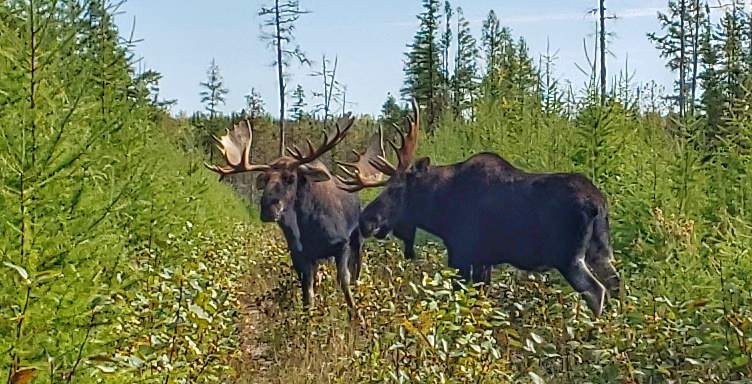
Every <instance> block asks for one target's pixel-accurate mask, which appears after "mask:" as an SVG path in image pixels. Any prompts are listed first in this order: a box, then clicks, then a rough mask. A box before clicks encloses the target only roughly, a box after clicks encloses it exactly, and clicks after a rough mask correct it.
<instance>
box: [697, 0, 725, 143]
mask: <svg viewBox="0 0 752 384" xmlns="http://www.w3.org/2000/svg"><path fill="white" fill-rule="evenodd" d="M705 10H706V12H705V21H704V23H703V30H702V38H701V45H700V62H701V66H702V71H701V72H700V74H699V80H700V85H701V86H702V89H703V92H702V96H701V98H700V105H701V107H702V109H703V110H704V112H705V119H706V120H707V127H708V128H707V132H706V134H705V136H706V140H708V141H710V142H713V141H714V140H715V136H716V135H717V134H718V130H719V128H720V125H721V119H722V115H723V110H724V105H725V104H726V100H725V98H724V95H723V90H722V88H721V77H720V73H719V72H718V65H719V62H720V59H719V55H718V52H719V49H718V47H717V46H716V44H715V38H714V37H715V36H714V33H713V23H712V22H711V20H710V9H709V6H708V5H707V4H705Z"/></svg>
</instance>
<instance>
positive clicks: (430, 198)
mask: <svg viewBox="0 0 752 384" xmlns="http://www.w3.org/2000/svg"><path fill="white" fill-rule="evenodd" d="M450 176H451V169H449V168H448V167H430V168H429V169H427V170H426V171H425V174H423V175H421V176H420V177H419V178H416V179H414V180H413V181H412V182H411V183H410V185H409V187H408V190H407V206H406V209H407V216H408V217H409V218H410V221H411V222H412V223H413V224H414V225H415V226H416V227H418V228H420V229H422V230H424V231H427V232H429V233H431V234H433V235H436V236H439V237H443V236H444V235H445V234H446V229H445V228H447V226H446V223H445V221H446V220H445V219H444V217H445V215H444V214H443V211H444V210H445V209H446V208H447V207H442V203H441V197H442V196H443V191H444V189H445V188H446V184H447V182H448V180H449V177H450Z"/></svg>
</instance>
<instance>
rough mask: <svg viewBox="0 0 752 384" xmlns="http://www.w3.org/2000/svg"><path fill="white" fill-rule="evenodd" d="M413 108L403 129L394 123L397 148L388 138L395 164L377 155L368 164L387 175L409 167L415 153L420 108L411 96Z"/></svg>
mask: <svg viewBox="0 0 752 384" xmlns="http://www.w3.org/2000/svg"><path fill="white" fill-rule="evenodd" d="M410 104H411V105H412V109H413V114H412V116H407V119H406V121H405V125H406V128H405V130H404V131H403V130H402V129H401V128H400V127H399V126H398V125H397V124H394V129H396V130H397V134H398V136H399V138H400V146H399V148H397V144H395V143H394V141H392V140H389V146H390V147H392V149H393V150H394V152H395V153H396V154H397V161H398V162H397V166H396V167H395V166H394V165H392V164H391V163H389V161H388V160H387V159H386V157H384V156H378V157H376V158H374V159H372V160H371V161H370V164H371V165H372V166H373V167H375V168H376V169H378V170H379V171H381V172H383V173H384V174H387V175H389V176H391V175H393V174H394V173H395V172H402V171H404V170H406V169H407V168H408V167H410V164H412V161H413V156H414V155H415V149H416V148H417V146H418V128H419V127H420V120H419V119H420V112H419V111H420V110H419V108H418V102H417V101H415V98H413V99H412V100H411V102H410Z"/></svg>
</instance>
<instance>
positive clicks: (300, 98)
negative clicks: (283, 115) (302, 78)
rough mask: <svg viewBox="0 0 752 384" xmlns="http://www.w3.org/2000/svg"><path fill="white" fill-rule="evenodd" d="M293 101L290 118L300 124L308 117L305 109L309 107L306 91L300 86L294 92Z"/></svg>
mask: <svg viewBox="0 0 752 384" xmlns="http://www.w3.org/2000/svg"><path fill="white" fill-rule="evenodd" d="M292 100H293V101H292V107H291V108H290V117H291V118H293V119H295V121H297V122H300V121H301V120H302V119H303V117H304V116H305V115H306V113H305V108H306V106H307V105H308V104H307V103H306V101H305V91H304V90H303V87H302V86H301V85H300V84H298V86H297V87H295V91H293V92H292Z"/></svg>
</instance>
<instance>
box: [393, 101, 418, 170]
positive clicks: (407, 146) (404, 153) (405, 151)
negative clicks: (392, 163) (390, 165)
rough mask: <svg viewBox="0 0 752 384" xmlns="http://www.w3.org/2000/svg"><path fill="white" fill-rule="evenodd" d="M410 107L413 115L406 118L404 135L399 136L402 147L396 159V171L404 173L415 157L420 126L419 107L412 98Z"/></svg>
mask: <svg viewBox="0 0 752 384" xmlns="http://www.w3.org/2000/svg"><path fill="white" fill-rule="evenodd" d="M411 105H412V108H413V115H412V116H410V115H408V116H407V119H406V120H407V124H406V125H407V132H405V134H403V135H400V139H401V141H402V146H401V147H400V149H399V150H398V151H397V158H398V160H399V164H398V165H397V169H398V170H400V171H404V170H405V169H407V167H409V166H410V163H411V162H412V158H413V155H415V149H416V148H417V145H418V128H419V126H420V121H419V107H418V102H417V101H416V100H415V98H414V97H413V98H412V100H411Z"/></svg>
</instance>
